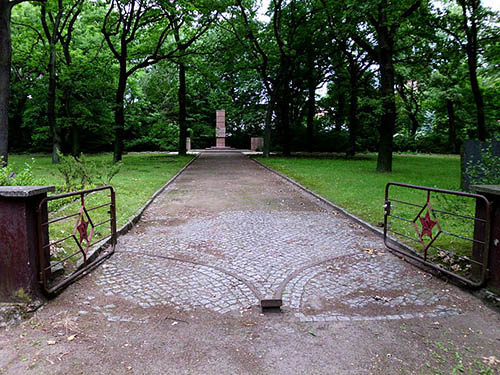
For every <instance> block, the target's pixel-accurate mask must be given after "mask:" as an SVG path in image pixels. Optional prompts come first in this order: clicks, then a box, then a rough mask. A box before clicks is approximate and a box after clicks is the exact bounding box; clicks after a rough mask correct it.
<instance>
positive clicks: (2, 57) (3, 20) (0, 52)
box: [0, 0, 42, 165]
mask: <svg viewBox="0 0 500 375" xmlns="http://www.w3.org/2000/svg"><path fill="white" fill-rule="evenodd" d="M25 1H27V0H10V1H9V0H1V1H0V158H2V160H3V162H2V163H3V164H4V165H7V163H8V157H9V154H8V152H9V114H8V113H9V92H10V70H11V64H12V39H11V31H10V19H11V14H12V8H13V7H14V6H16V5H17V4H20V3H22V2H25ZM39 1H42V0H39Z"/></svg>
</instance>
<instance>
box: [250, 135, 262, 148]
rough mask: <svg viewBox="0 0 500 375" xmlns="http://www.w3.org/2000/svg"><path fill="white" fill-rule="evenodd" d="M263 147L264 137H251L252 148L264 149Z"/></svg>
mask: <svg viewBox="0 0 500 375" xmlns="http://www.w3.org/2000/svg"><path fill="white" fill-rule="evenodd" d="M263 148H264V138H262V137H251V138H250V150H252V151H257V150H258V149H259V150H261V151H262V149H263Z"/></svg>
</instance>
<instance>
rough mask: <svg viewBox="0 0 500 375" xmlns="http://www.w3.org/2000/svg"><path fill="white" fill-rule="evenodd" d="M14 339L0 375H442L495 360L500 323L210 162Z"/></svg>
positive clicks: (267, 176) (244, 166)
mask: <svg viewBox="0 0 500 375" xmlns="http://www.w3.org/2000/svg"><path fill="white" fill-rule="evenodd" d="M118 209H119V208H118ZM263 299H282V301H283V306H282V312H281V313H274V314H262V312H261V309H260V301H261V300H263ZM33 326H35V328H33ZM5 333H6V335H5V339H4V340H3V341H2V339H0V374H2V373H3V372H5V373H9V374H10V373H12V374H15V373H24V372H23V371H25V369H26V368H27V369H28V370H30V371H31V370H33V373H46V371H47V372H48V371H50V372H51V373H68V372H67V371H71V372H72V373H85V374H87V373H89V374H90V373H108V374H115V373H116V374H127V373H134V374H150V373H154V374H165V373H173V374H175V373H187V374H220V373H228V374H229V373H231V374H233V373H248V374H265V373H271V372H272V373H283V374H309V373H311V374H312V373H314V374H317V373H318V374H319V373H321V374H396V373H402V374H406V373H412V374H413V373H414V374H427V373H429V374H434V373H443V374H447V373H451V372H452V371H453V369H456V368H458V367H460V366H462V367H463V368H464V369H465V370H469V369H472V370H473V371H476V372H471V373H479V371H480V370H481V369H485V368H487V366H491V367H492V368H493V369H494V368H495V366H496V364H495V360H496V359H500V316H499V314H498V313H496V312H494V311H492V310H489V309H488V308H487V307H486V306H484V305H483V303H482V302H481V301H479V300H477V299H476V298H474V297H473V296H471V295H470V294H469V293H467V292H464V291H462V290H460V289H458V288H456V287H455V286H453V285H450V284H447V283H445V282H444V281H442V280H439V279H437V278H435V277H433V276H431V275H429V274H427V273H425V272H422V271H421V270H419V269H418V268H416V267H414V266H412V265H410V264H408V263H406V262H404V261H402V260H400V259H398V258H397V257H395V256H394V255H392V254H391V253H389V252H388V251H387V250H386V249H385V248H384V246H383V243H382V240H381V238H380V237H378V236H376V235H374V234H372V233H371V232H369V231H367V230H366V229H364V228H363V227H361V226H359V225H358V224H357V223H354V222H352V221H350V220H348V219H346V218H345V217H344V216H343V215H341V214H339V213H337V212H336V211H334V210H331V209H329V208H328V207H325V206H324V205H322V204H321V203H320V202H319V201H317V200H316V199H315V198H314V197H311V196H310V195H308V194H307V193H304V192H302V191H301V190H299V189H297V188H296V187H295V186H293V185H291V184H290V183H288V182H286V181H284V180H283V179H281V178H280V177H278V176H276V175H274V174H272V173H271V172H269V171H267V170H266V169H264V168H262V167H260V166H259V165H257V164H256V163H254V162H253V161H251V160H249V159H248V158H246V157H245V156H243V155H241V154H238V153H203V154H202V155H201V156H200V157H199V158H198V159H197V160H196V161H195V162H194V163H193V164H192V165H191V166H190V167H189V168H188V169H187V170H186V171H185V172H184V173H183V174H182V175H181V176H180V177H179V178H178V179H177V180H176V182H175V183H174V184H172V185H171V186H170V187H169V188H168V189H167V190H166V191H165V192H164V193H162V194H161V195H160V196H159V197H158V198H157V199H156V200H155V202H154V203H153V204H152V205H151V206H150V207H149V208H148V209H147V210H146V212H145V214H144V216H143V218H142V219H141V221H140V222H139V224H138V225H137V226H136V227H135V228H134V229H133V230H132V231H130V232H129V233H128V234H126V235H124V236H122V237H121V238H120V239H119V241H118V246H117V251H116V253H115V255H114V256H113V257H112V258H110V259H109V260H108V261H107V262H106V263H105V264H103V265H102V266H101V267H99V269H97V270H96V271H94V272H93V273H92V275H90V276H88V277H86V278H84V279H82V280H80V281H79V282H78V283H76V284H74V285H72V286H71V287H69V288H68V289H67V290H66V291H65V292H64V293H63V294H62V295H61V296H59V297H58V298H57V299H56V300H55V301H52V302H51V303H50V304H49V305H48V306H46V307H45V308H44V309H42V310H41V311H40V312H39V313H37V315H36V317H35V318H34V320H33V322H28V323H25V324H24V325H23V326H21V327H18V328H15V329H10V330H8V331H6V332H5ZM0 334H1V332H0ZM23 335H24V336H23ZM72 335H76V336H74V337H73V338H72V339H70V338H71V337H72ZM30 340H31V341H30ZM33 342H38V343H39V344H37V345H32V344H30V343H33ZM49 342H50V343H49ZM2 343H3V346H2ZM7 345H9V346H11V347H10V349H6V347H7ZM13 348H17V349H13ZM1 358H5V359H1ZM23 358H25V359H23ZM488 363H489V364H488ZM30 366H32V368H31V369H30V368H29V367H30ZM496 368H498V367H496ZM2 371H3V372H2ZM438 371H442V372H438ZM493 371H495V370H493ZM466 373H467V372H466ZM492 373H494V372H492Z"/></svg>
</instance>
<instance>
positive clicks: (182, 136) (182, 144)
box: [178, 51, 187, 155]
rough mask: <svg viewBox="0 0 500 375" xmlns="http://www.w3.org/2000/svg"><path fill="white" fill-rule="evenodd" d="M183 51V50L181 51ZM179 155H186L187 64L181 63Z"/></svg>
mask: <svg viewBox="0 0 500 375" xmlns="http://www.w3.org/2000/svg"><path fill="white" fill-rule="evenodd" d="M181 52H183V51H181ZM178 97H179V155H186V137H187V123H186V113H187V112H186V66H185V65H184V63H182V62H181V63H179V92H178Z"/></svg>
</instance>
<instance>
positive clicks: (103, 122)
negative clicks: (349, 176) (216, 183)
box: [0, 0, 500, 172]
mask: <svg viewBox="0 0 500 375" xmlns="http://www.w3.org/2000/svg"><path fill="white" fill-rule="evenodd" d="M1 4H2V5H0V26H1V28H2V30H0V35H1V37H0V74H2V77H4V78H1V77H0V84H1V85H2V86H1V87H0V89H1V90H0V91H1V94H0V155H2V156H3V157H4V158H5V161H7V150H9V152H20V151H47V152H53V155H54V157H53V160H54V162H57V151H58V150H61V151H62V152H63V153H72V154H74V155H78V154H79V153H80V152H81V151H85V152H99V151H105V150H113V151H114V160H115V161H118V160H120V159H121V157H122V154H123V152H126V151H132V150H178V151H179V152H180V153H185V151H186V143H185V140H186V137H190V138H191V142H192V145H193V147H195V148H205V147H209V146H211V145H213V142H214V141H215V139H214V138H215V137H214V135H215V130H214V128H215V110H216V109H225V110H226V113H227V118H226V122H227V137H228V140H227V143H228V144H229V145H230V146H233V147H237V148H248V147H249V145H250V137H251V136H262V137H264V138H265V146H264V153H265V155H269V152H270V151H280V152H283V153H284V154H285V155H290V154H291V152H293V151H309V152H314V151H334V152H344V153H345V154H346V156H347V157H354V156H355V154H356V153H357V152H362V151H374V152H377V153H378V163H377V170H378V171H380V172H390V171H391V170H392V153H393V151H423V152H451V153H457V152H458V151H459V149H460V145H461V143H462V142H463V141H465V140H467V139H471V138H476V139H479V140H486V139H491V138H493V137H498V136H499V134H500V107H499V105H498V103H499V102H500V59H499V57H498V56H499V52H500V17H499V13H498V12H497V11H494V10H492V9H489V8H487V7H485V6H483V4H482V3H481V1H480V0H444V1H440V2H433V1H428V0H400V1H397V2H391V1H387V0H366V1H363V2H359V1H355V0H305V1H304V0H271V1H270V4H269V8H268V9H267V10H265V14H264V12H263V10H262V9H260V8H259V7H260V6H261V4H260V2H259V1H257V0H224V1H213V0H203V1H191V0H182V1H169V0H97V1H92V2H86V1H82V0H45V1H13V0H11V1H3V2H1ZM4 30H5V31H4ZM7 31H8V33H7ZM11 45H12V48H11ZM5 77H7V78H5Z"/></svg>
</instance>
